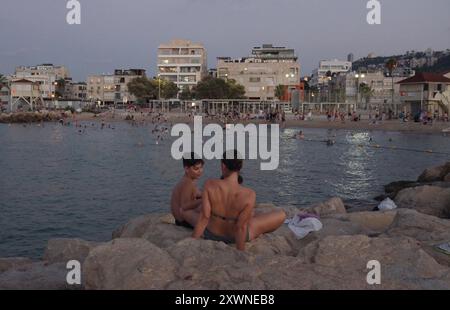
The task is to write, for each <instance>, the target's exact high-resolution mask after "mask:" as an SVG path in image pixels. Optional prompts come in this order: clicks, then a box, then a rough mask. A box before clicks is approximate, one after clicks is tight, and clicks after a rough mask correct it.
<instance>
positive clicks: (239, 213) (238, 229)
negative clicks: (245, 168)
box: [185, 151, 286, 251]
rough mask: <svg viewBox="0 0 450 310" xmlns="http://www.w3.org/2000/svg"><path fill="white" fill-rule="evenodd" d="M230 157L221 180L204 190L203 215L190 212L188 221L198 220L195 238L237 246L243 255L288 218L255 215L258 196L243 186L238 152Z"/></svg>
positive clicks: (276, 213) (278, 214)
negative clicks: (252, 242)
mask: <svg viewBox="0 0 450 310" xmlns="http://www.w3.org/2000/svg"><path fill="white" fill-rule="evenodd" d="M227 153H229V152H227ZM227 153H225V154H224V157H223V158H224V159H222V164H221V167H222V179H221V180H209V181H207V182H206V184H205V186H204V190H203V202H202V208H201V211H200V214H198V213H197V214H195V212H188V214H185V217H189V216H193V217H195V218H196V222H197V225H196V226H195V229H194V233H193V235H192V237H193V238H196V239H198V238H200V237H202V236H203V238H204V239H207V240H214V241H223V242H225V243H235V244H236V247H237V249H239V250H241V251H244V250H245V243H246V242H249V241H251V240H254V239H256V238H258V237H259V236H260V235H262V234H265V233H269V232H272V231H275V230H276V229H277V228H279V227H280V226H281V225H282V224H283V223H284V220H285V219H286V214H285V213H284V211H282V210H277V211H273V212H269V213H264V214H258V215H255V214H254V207H255V204H256V194H255V192H254V191H253V190H251V189H249V188H245V187H243V186H241V184H242V177H241V176H240V175H239V173H240V171H241V169H242V165H243V161H242V160H241V159H238V153H237V151H231V156H230V154H229V156H227V157H226V154H227ZM228 158H231V159H228Z"/></svg>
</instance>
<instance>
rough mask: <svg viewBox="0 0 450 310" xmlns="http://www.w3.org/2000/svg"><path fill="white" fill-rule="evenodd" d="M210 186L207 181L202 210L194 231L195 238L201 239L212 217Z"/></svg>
mask: <svg viewBox="0 0 450 310" xmlns="http://www.w3.org/2000/svg"><path fill="white" fill-rule="evenodd" d="M209 186H210V185H209V183H208V182H206V184H205V188H204V190H203V196H202V210H201V212H200V216H199V218H198V222H197V225H196V226H195V229H194V233H193V234H192V238H195V239H199V238H200V237H201V236H202V235H203V233H204V231H205V229H206V227H207V226H208V223H209V218H210V217H211V202H210V201H209V195H208V190H209Z"/></svg>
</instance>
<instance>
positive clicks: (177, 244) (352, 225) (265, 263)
mask: <svg viewBox="0 0 450 310" xmlns="http://www.w3.org/2000/svg"><path fill="white" fill-rule="evenodd" d="M433 182H434V181H433ZM439 182H446V181H439ZM426 186H428V185H426ZM419 187H421V186H419ZM440 188H441V189H444V188H445V187H440ZM406 190H413V189H412V188H407V189H406ZM402 191H403V190H401V191H400V192H399V193H398V194H397V195H396V196H398V197H399V198H398V200H397V202H398V204H399V206H400V208H398V209H395V210H391V211H378V212H354V213H348V212H347V210H346V208H345V206H344V204H343V202H342V200H341V199H340V198H333V199H330V200H328V201H326V202H324V203H321V204H318V205H315V206H311V207H308V208H302V209H297V208H294V207H284V210H285V211H286V212H287V214H288V217H293V216H295V215H296V214H298V213H301V212H303V213H304V212H308V213H314V214H315V215H318V216H319V217H320V221H321V222H322V224H323V228H322V229H321V230H320V231H317V232H312V233H310V234H308V235H307V236H306V237H305V238H303V239H297V238H296V236H295V235H294V234H293V232H292V231H291V230H290V229H289V228H288V226H287V225H283V226H282V227H281V228H280V229H278V230H277V231H275V232H274V233H271V234H267V235H264V236H262V237H260V238H258V239H257V240H254V241H252V242H250V243H248V244H247V250H246V251H245V252H240V251H237V250H236V249H235V247H234V246H230V245H226V244H224V243H221V242H214V241H206V240H194V239H192V238H190V236H191V233H192V232H191V231H190V230H188V229H185V228H181V227H177V226H175V225H174V219H173V217H172V216H171V215H169V214H148V215H143V216H140V217H138V218H135V219H132V220H130V221H129V222H128V223H126V224H125V225H123V226H121V227H119V228H118V229H117V230H116V231H114V232H113V235H112V240H111V241H109V242H102V243H94V242H87V241H83V240H78V239H56V240H50V241H49V243H48V246H47V249H46V251H45V254H44V255H43V259H42V261H40V262H32V261H30V260H28V259H25V258H10V259H3V260H0V288H51V289H73V288H76V289H77V288H78V289H80V288H82V289H94V290H98V289H183V290H191V289H225V290H228V289H257V290H258V289H275V290H277V289H288V290H297V289H450V258H449V255H447V254H445V253H443V252H440V251H438V250H437V249H436V245H439V244H442V243H446V242H449V241H450V220H449V219H448V218H446V217H445V214H446V213H445V212H441V211H440V212H436V210H437V209H439V210H440V208H441V207H442V205H439V206H438V204H439V203H441V200H440V199H437V200H436V201H435V205H433V208H432V210H433V211H430V212H428V211H429V208H430V206H429V205H426V204H425V205H421V204H422V203H424V201H426V199H425V198H423V197H424V196H423V195H428V192H427V191H426V190H421V189H420V188H419V189H418V190H415V191H413V194H414V199H415V200H414V201H415V202H416V204H414V205H413V204H412V203H411V202H410V200H408V203H407V202H405V201H406V200H404V199H406V198H403V197H406V194H405V193H403V194H402ZM413 194H411V195H413ZM441 194H442V195H444V193H441ZM441 194H439V195H441ZM436 195H437V194H436V193H434V194H433V196H436ZM427 197H428V196H427ZM410 199H412V198H410ZM442 199H443V200H444V198H442ZM443 200H442V201H443ZM411 201H413V200H411ZM403 203H404V204H403ZM442 203H443V206H445V202H442ZM447 203H448V201H447ZM274 208H277V207H276V206H274V205H272V204H261V205H258V206H257V209H256V211H257V212H266V211H269V210H272V209H274ZM426 213H433V214H426ZM73 259H76V260H78V261H80V263H81V264H82V268H81V271H82V285H81V286H75V287H72V286H69V285H67V284H66V282H65V277H66V274H67V270H65V268H64V267H65V263H66V262H67V261H69V260H73ZM371 260H377V261H379V262H380V264H381V284H379V285H370V284H368V283H367V274H368V272H369V271H370V270H369V269H367V263H368V262H369V261H371Z"/></svg>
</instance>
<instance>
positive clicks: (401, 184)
mask: <svg viewBox="0 0 450 310" xmlns="http://www.w3.org/2000/svg"><path fill="white" fill-rule="evenodd" d="M418 185H420V183H419V182H415V181H397V182H392V183H389V184H388V185H385V186H384V191H385V192H386V193H388V194H396V193H398V192H399V191H401V190H402V189H405V188H410V187H414V186H418Z"/></svg>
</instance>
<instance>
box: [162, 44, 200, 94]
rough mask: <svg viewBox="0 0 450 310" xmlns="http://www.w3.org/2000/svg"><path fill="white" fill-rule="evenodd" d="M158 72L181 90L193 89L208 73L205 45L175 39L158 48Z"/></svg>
mask: <svg viewBox="0 0 450 310" xmlns="http://www.w3.org/2000/svg"><path fill="white" fill-rule="evenodd" d="M157 73H158V76H159V77H161V78H162V79H165V80H168V81H171V82H173V83H175V84H176V85H177V86H178V88H179V89H180V91H182V90H183V89H184V88H186V87H187V88H189V89H192V87H193V86H195V85H197V83H198V82H199V81H201V80H202V79H203V78H204V77H205V76H207V75H208V66H207V55H206V49H205V47H204V46H203V45H202V44H200V43H193V42H191V41H188V40H173V41H171V42H169V43H164V44H161V45H160V46H159V48H158V62H157Z"/></svg>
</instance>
